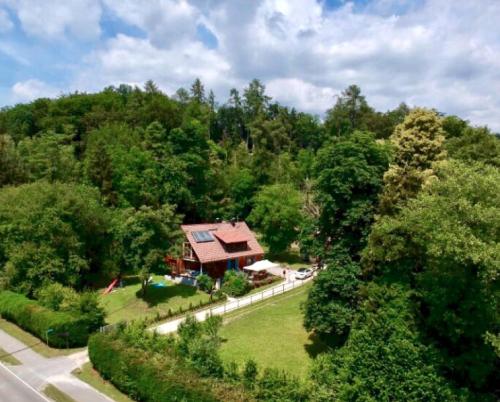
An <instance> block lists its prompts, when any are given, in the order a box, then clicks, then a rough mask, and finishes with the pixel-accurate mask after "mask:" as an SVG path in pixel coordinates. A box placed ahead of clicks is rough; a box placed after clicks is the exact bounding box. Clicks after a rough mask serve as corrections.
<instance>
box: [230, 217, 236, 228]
mask: <svg viewBox="0 0 500 402" xmlns="http://www.w3.org/2000/svg"><path fill="white" fill-rule="evenodd" d="M231 225H232V226H234V225H236V218H231Z"/></svg>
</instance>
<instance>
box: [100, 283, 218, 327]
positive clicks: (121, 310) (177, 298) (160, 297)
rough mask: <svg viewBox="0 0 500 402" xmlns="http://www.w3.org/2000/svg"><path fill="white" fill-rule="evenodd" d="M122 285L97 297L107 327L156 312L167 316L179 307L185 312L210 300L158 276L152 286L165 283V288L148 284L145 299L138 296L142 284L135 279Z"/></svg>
mask: <svg viewBox="0 0 500 402" xmlns="http://www.w3.org/2000/svg"><path fill="white" fill-rule="evenodd" d="M123 282H124V287H123V288H117V290H115V291H113V292H111V293H110V294H107V295H101V296H100V298H101V305H102V306H103V307H104V309H105V310H106V313H107V318H106V321H107V322H108V323H109V324H114V323H116V322H119V321H129V320H132V319H137V318H144V317H151V316H155V315H156V313H157V312H160V313H166V312H167V311H168V309H170V310H171V311H176V310H177V309H178V308H179V307H180V306H182V308H183V309H187V308H188V307H189V306H190V305H192V306H198V305H199V303H200V300H201V301H203V302H206V301H208V300H209V298H210V297H209V295H208V294H206V293H205V292H201V291H199V290H198V289H196V288H194V287H192V286H187V285H177V284H174V283H172V282H168V281H166V280H164V279H163V277H162V276H159V275H156V276H154V280H153V283H164V284H165V285H166V286H165V287H154V286H151V285H149V286H148V288H147V291H146V295H145V296H142V294H141V284H140V282H139V279H138V278H137V277H129V278H125V279H124V281H123Z"/></svg>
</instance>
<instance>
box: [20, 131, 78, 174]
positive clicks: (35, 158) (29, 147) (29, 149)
mask: <svg viewBox="0 0 500 402" xmlns="http://www.w3.org/2000/svg"><path fill="white" fill-rule="evenodd" d="M17 152H18V154H19V159H20V163H21V164H22V168H23V174H24V176H25V180H27V181H35V180H39V179H46V180H48V181H51V182H53V181H64V182H72V181H77V180H78V178H79V176H80V162H79V161H78V160H77V159H76V156H75V146H74V145H73V144H72V135H71V134H69V135H64V134H54V133H52V132H48V133H42V134H39V135H38V136H36V137H33V138H26V139H24V140H22V141H20V142H19V144H18V146H17Z"/></svg>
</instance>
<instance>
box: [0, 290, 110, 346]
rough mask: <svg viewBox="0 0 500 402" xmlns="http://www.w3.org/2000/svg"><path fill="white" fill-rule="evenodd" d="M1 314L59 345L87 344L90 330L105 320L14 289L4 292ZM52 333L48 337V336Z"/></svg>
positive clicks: (43, 338)
mask: <svg viewBox="0 0 500 402" xmlns="http://www.w3.org/2000/svg"><path fill="white" fill-rule="evenodd" d="M0 314H1V316H2V317H3V318H5V319H7V320H9V321H12V322H13V323H15V324H17V325H19V326H20V327H21V328H23V329H25V330H26V331H28V332H31V333H32V334H33V335H35V336H37V337H38V338H40V339H41V340H43V341H44V342H46V341H47V339H48V342H49V345H51V346H56V347H67V346H84V345H86V343H87V339H88V337H89V334H90V333H92V332H93V331H95V330H97V329H98V328H99V326H101V325H102V324H103V322H104V320H103V317H101V319H100V320H99V321H96V320H95V317H94V316H93V315H92V314H90V313H84V312H82V311H77V310H75V309H73V308H71V309H69V310H68V311H53V310H50V309H48V308H46V307H44V306H42V305H41V304H40V303H38V302H37V301H35V300H30V299H28V298H27V297H25V296H23V295H20V294H17V293H14V292H10V291H2V292H0ZM47 337H48V338H47Z"/></svg>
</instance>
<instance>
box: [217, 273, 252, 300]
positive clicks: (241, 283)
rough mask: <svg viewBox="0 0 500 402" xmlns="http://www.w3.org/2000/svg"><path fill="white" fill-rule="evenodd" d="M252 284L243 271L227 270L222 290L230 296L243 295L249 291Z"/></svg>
mask: <svg viewBox="0 0 500 402" xmlns="http://www.w3.org/2000/svg"><path fill="white" fill-rule="evenodd" d="M250 288H251V285H250V284H249V283H248V280H247V278H246V276H245V274H243V273H242V272H235V271H226V273H225V274H224V282H223V284H222V291H223V292H224V293H227V294H228V295H229V296H233V297H236V296H243V295H244V294H245V293H248V291H249V290H250Z"/></svg>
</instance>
